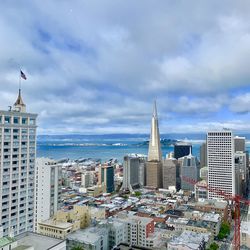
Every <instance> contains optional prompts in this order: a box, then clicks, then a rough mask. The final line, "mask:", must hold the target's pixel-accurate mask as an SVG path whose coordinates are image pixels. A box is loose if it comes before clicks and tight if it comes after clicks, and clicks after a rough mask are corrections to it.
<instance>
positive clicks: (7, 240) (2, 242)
mask: <svg viewBox="0 0 250 250" xmlns="http://www.w3.org/2000/svg"><path fill="white" fill-rule="evenodd" d="M14 241H15V239H14V238H10V237H3V238H1V239H0V247H4V246H5V245H8V244H10V243H12V242H14Z"/></svg>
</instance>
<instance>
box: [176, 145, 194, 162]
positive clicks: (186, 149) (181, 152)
mask: <svg viewBox="0 0 250 250" xmlns="http://www.w3.org/2000/svg"><path fill="white" fill-rule="evenodd" d="M190 148H191V153H192V145H191V144H190V143H186V142H178V143H176V144H175V145H174V158H175V159H179V158H181V157H183V156H186V155H189V153H190Z"/></svg>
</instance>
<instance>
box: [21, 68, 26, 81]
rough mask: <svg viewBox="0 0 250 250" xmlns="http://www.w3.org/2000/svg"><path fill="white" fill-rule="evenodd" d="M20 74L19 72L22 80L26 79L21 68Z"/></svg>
mask: <svg viewBox="0 0 250 250" xmlns="http://www.w3.org/2000/svg"><path fill="white" fill-rule="evenodd" d="M20 74H21V77H22V78H23V79H24V80H27V77H26V75H25V74H24V73H23V71H22V70H20Z"/></svg>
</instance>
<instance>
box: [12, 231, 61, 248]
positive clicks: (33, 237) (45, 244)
mask: <svg viewBox="0 0 250 250" xmlns="http://www.w3.org/2000/svg"><path fill="white" fill-rule="evenodd" d="M16 240H17V245H18V247H16V248H14V249H13V250H25V249H27V248H28V247H29V246H33V247H34V249H35V250H47V249H50V248H51V247H54V246H56V245H58V244H60V243H63V242H64V241H63V240H59V239H56V238H51V237H48V236H44V235H40V234H36V233H31V232H27V233H23V234H19V235H17V236H16Z"/></svg>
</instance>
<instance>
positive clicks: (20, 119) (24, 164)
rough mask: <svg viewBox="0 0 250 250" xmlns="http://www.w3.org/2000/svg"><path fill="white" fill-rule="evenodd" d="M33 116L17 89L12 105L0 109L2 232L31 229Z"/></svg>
mask: <svg viewBox="0 0 250 250" xmlns="http://www.w3.org/2000/svg"><path fill="white" fill-rule="evenodd" d="M36 118H37V115H36V114H31V113H27V112H26V106H25V104H24V102H23V100H22V97H21V90H19V95H18V98H17V101H16V102H15V104H14V106H13V108H12V109H11V108H10V110H9V111H0V188H1V196H0V210H1V217H0V224H1V225H2V227H3V235H4V236H7V235H9V234H10V232H11V231H12V232H13V233H14V235H17V234H20V233H23V232H25V231H32V230H33V221H34V175H35V174H34V173H35V159H36Z"/></svg>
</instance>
